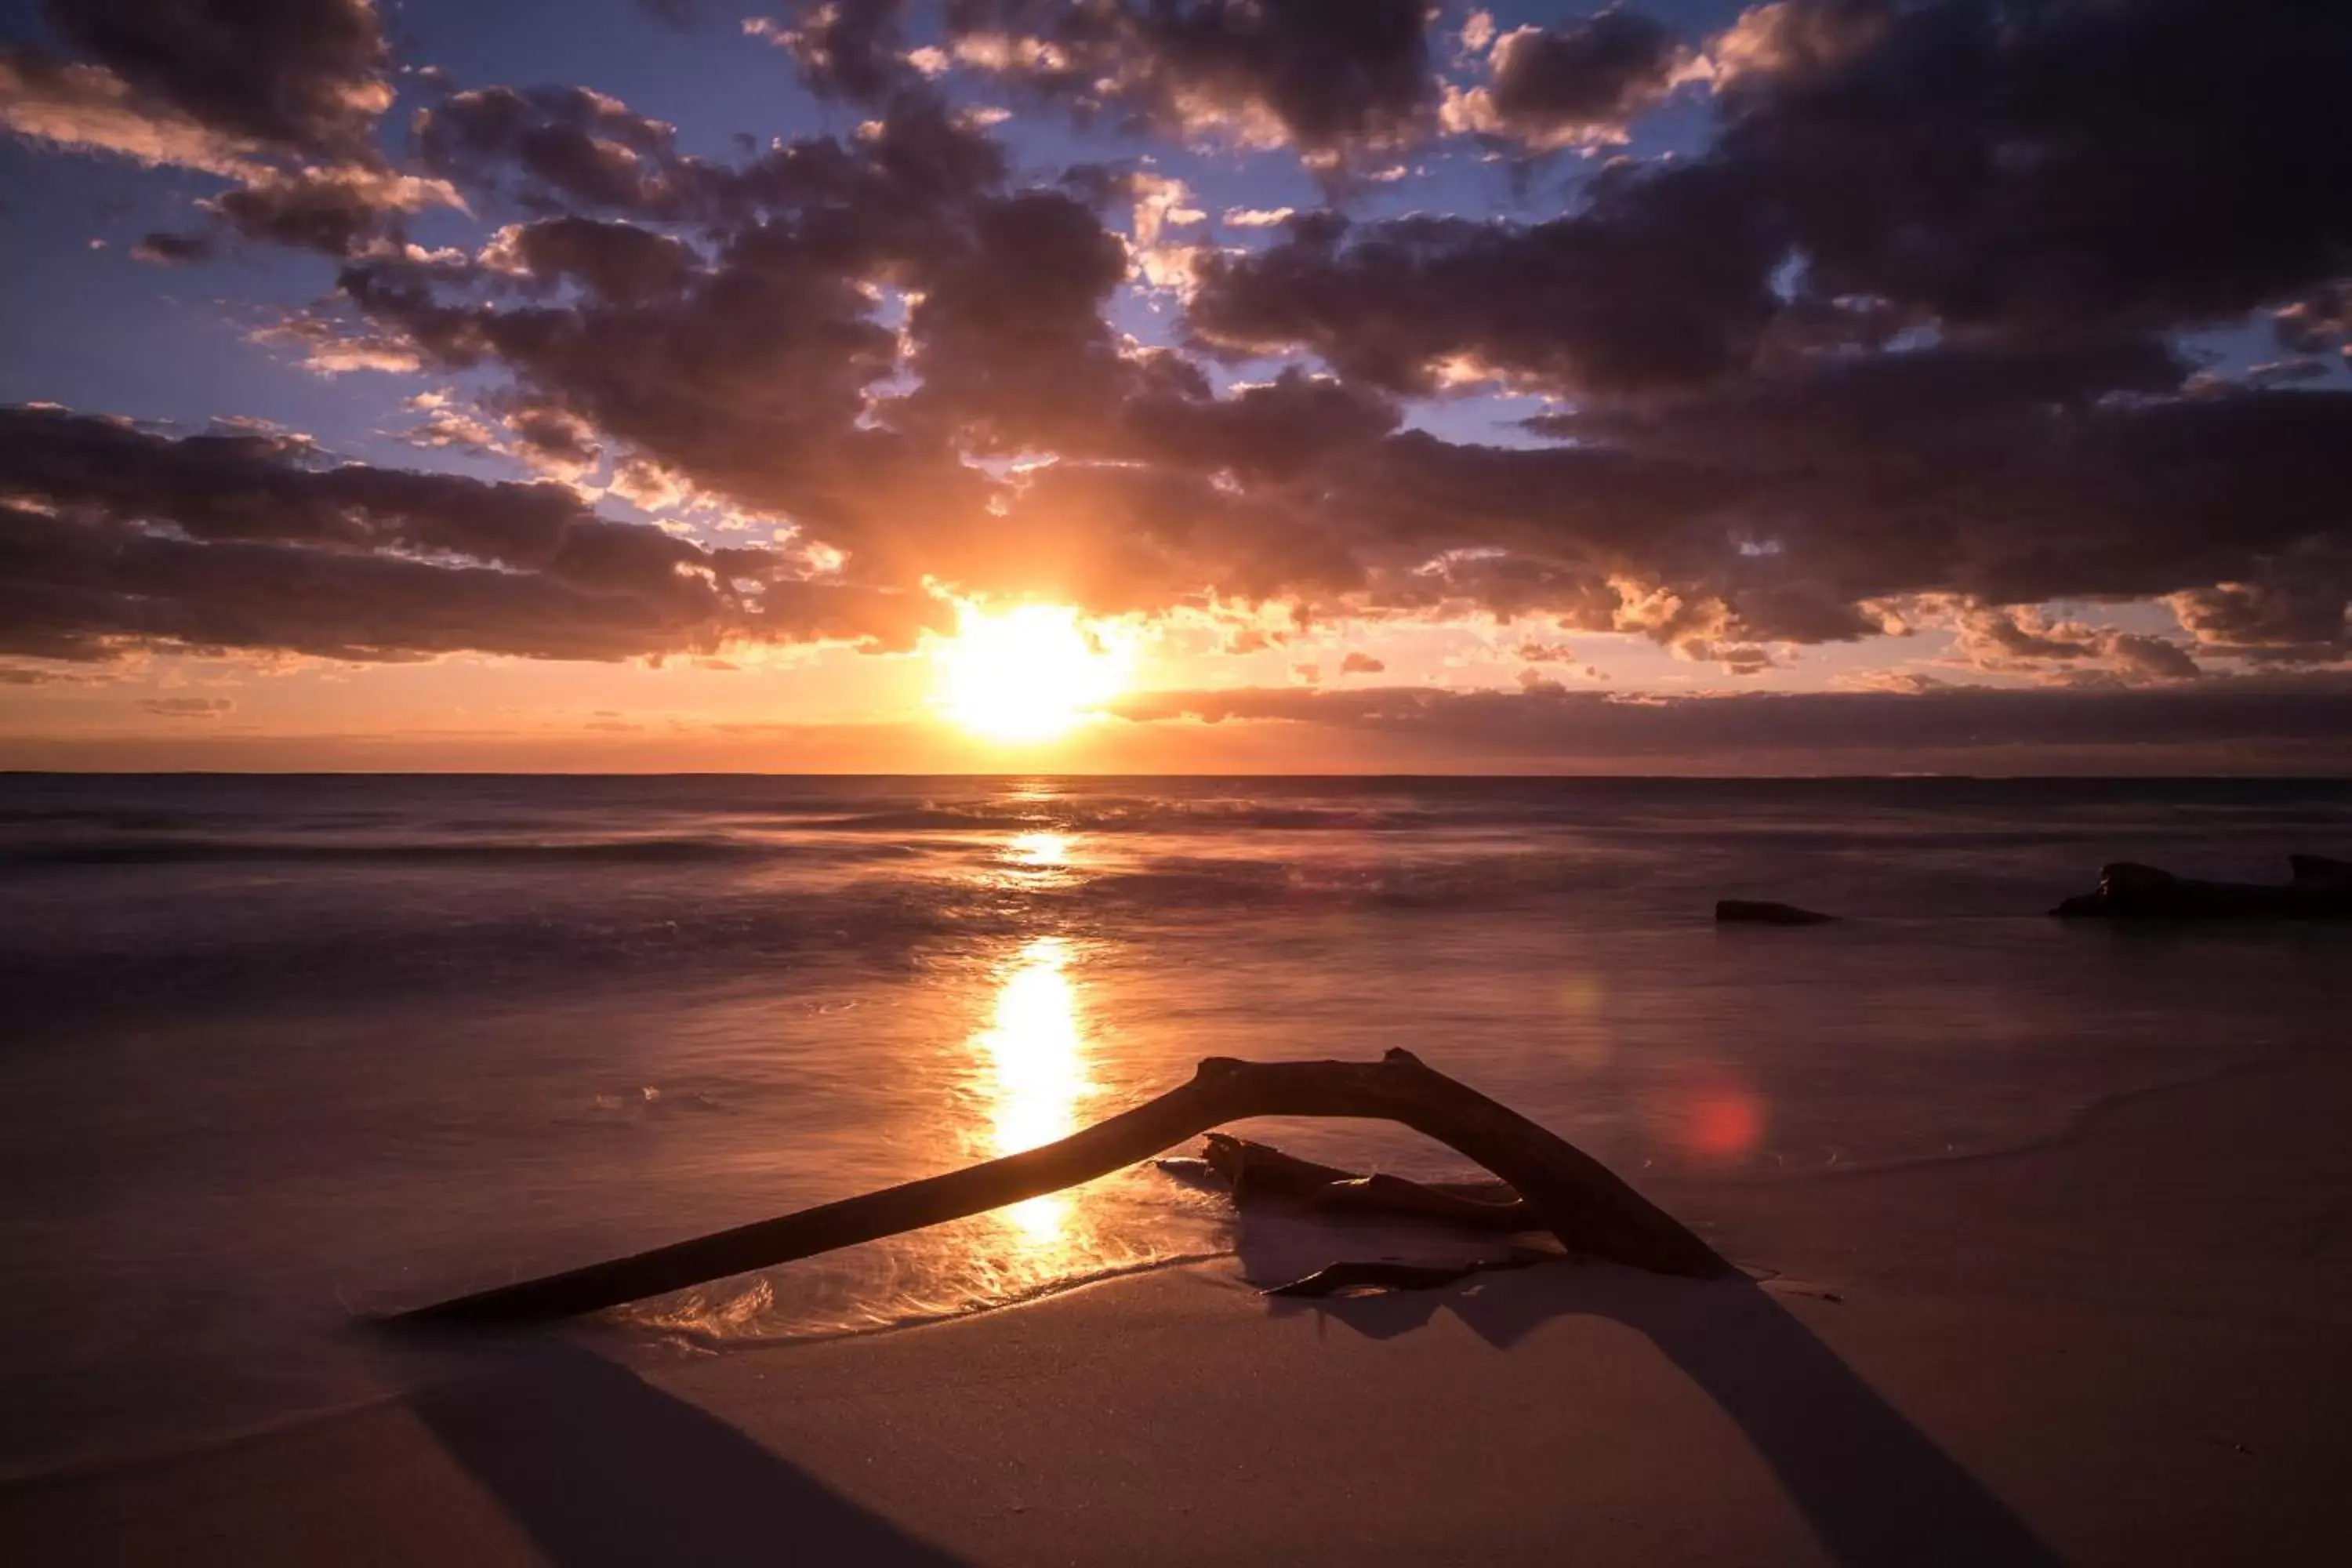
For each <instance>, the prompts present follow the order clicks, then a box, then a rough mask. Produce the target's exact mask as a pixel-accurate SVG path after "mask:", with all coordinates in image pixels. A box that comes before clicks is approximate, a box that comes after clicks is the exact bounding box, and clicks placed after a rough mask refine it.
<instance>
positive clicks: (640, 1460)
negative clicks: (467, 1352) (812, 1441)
mask: <svg viewBox="0 0 2352 1568" xmlns="http://www.w3.org/2000/svg"><path fill="white" fill-rule="evenodd" d="M409 1403H410V1406H411V1408H413V1409H414V1410H415V1412H416V1414H417V1415H419V1416H420V1417H421V1418H422V1419H423V1420H424V1422H425V1425H426V1426H429V1427H430V1428H432V1431H433V1433H434V1435H435V1436H436V1437H438V1438H439V1439H440V1440H441V1443H442V1445H443V1446H444V1447H446V1449H447V1450H448V1452H449V1454H450V1456H451V1457H452V1458H455V1459H456V1460H457V1463H458V1464H459V1465H461V1466H462V1467H464V1468H465V1469H466V1470H467V1472H468V1473H469V1474H471V1475H472V1476H473V1478H474V1479H476V1480H477V1481H478V1482H480V1483H481V1485H482V1486H483V1487H484V1488H485V1489H487V1490H488V1491H489V1492H490V1493H491V1495H492V1496H494V1497H496V1498H497V1499H498V1500H499V1503H500V1505H501V1506H503V1507H504V1508H505V1510H507V1513H508V1514H509V1517H511V1518H512V1519H513V1520H514V1521H515V1522H516V1524H518V1525H519V1526H520V1527H521V1529H522V1530H523V1531H524V1532H525V1533H527V1534H528V1535H529V1536H530V1539H531V1542H532V1543H533V1544H534V1545H536V1546H537V1547H538V1548H539V1550H540V1551H541V1552H542V1553H543V1554H544V1555H545V1557H546V1559H547V1561H548V1562H550V1563H554V1564H557V1565H559V1568H594V1565H601V1564H606V1563H611V1564H615V1565H618V1564H623V1563H628V1564H636V1563H737V1562H761V1561H767V1562H804V1563H860V1564H869V1563H870V1564H875V1565H877V1568H961V1559H959V1558H956V1557H953V1556H951V1555H950V1554H949V1553H947V1552H942V1551H940V1549H939V1548H937V1547H935V1546H932V1545H930V1544H929V1543H928V1542H923V1541H920V1540H918V1539H916V1538H915V1537H913V1536H910V1535H908V1534H907V1533H906V1532H905V1531H901V1530H899V1529H898V1527H897V1526H895V1525H893V1524H891V1523H890V1522H889V1521H887V1520H885V1519H882V1518H880V1517H879V1516H877V1515H876V1514H873V1513H870V1512H868V1511H866V1510H865V1509H862V1508H860V1507H858V1506H857V1505H856V1503H853V1502H851V1501H849V1500H847V1499H845V1498H844V1497H841V1496H840V1495H839V1494H837V1493H835V1492H834V1491H832V1490H831V1489H828V1488H826V1487H825V1486H824V1485H823V1484H822V1483H821V1482H819V1481H817V1480H815V1479H814V1478H812V1477H810V1476H808V1475H805V1474H803V1472H802V1471H800V1470H798V1469H795V1468H793V1467H792V1466H791V1465H789V1464H786V1463H785V1462H784V1461H783V1460H782V1459H779V1458H776V1457H775V1456H774V1455H773V1454H771V1453H769V1452H768V1451H767V1450H766V1449H764V1448H762V1447H760V1446H759V1445H758V1444H756V1443H754V1442H752V1441H751V1439H750V1438H749V1437H746V1436H743V1435H742V1434H741V1433H740V1432H738V1431H736V1430H735V1428H733V1427H732V1426H728V1425H727V1424H726V1423H725V1422H723V1421H720V1420H719V1419H717V1418H716V1417H714V1416H712V1415H709V1414H707V1413H705V1412H704V1411H701V1410H698V1409H697V1408H696V1407H695V1406H693V1405H688V1404H687V1403H685V1402H684V1401H682V1400H678V1399H674V1398H672V1397H671V1396H670V1395H668V1394H664V1393H662V1392H661V1391H660V1390H659V1389H656V1388H655V1387H653V1386H652V1385H651V1384H647V1383H646V1382H645V1381H644V1380H643V1379H641V1378H638V1377H636V1376H635V1375H634V1374H632V1373H629V1372H628V1371H627V1370H626V1369H625V1368H623V1367H619V1366H615V1365H614V1363H611V1362H608V1361H606V1360H604V1358H603V1357H601V1356H598V1355H594V1354H593V1353H591V1352H588V1351H586V1350H583V1349H581V1348H580V1347H578V1346H576V1345H572V1344H568V1343H565V1342H561V1341H552V1340H551V1341H549V1342H546V1343H545V1344H544V1345H543V1346H542V1345H534V1346H532V1347H531V1349H530V1355H529V1357H528V1360H527V1362H526V1363H525V1364H523V1365H521V1366H520V1367H517V1368H515V1369H514V1370H511V1371H508V1372H503V1373H498V1374H495V1375H492V1376H488V1377H481V1378H476V1379H471V1380H467V1381H464V1382H459V1383H452V1384H446V1385H444V1386H441V1387H438V1388H433V1389H428V1390H426V1391H425V1392H423V1393H421V1394H416V1395H415V1396H413V1397H412V1398H411V1400H410V1401H409Z"/></svg>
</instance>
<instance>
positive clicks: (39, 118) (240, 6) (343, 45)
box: [0, 0, 393, 175]
mask: <svg viewBox="0 0 2352 1568" xmlns="http://www.w3.org/2000/svg"><path fill="white" fill-rule="evenodd" d="M42 14H43V16H44V19H45V20H46V21H47V24H48V26H49V30H50V32H51V34H52V35H54V37H55V38H56V40H57V43H58V45H60V46H62V47H63V49H64V51H65V53H64V54H63V55H60V54H59V53H58V52H57V51H56V50H54V49H52V48H49V47H44V46H41V45H16V46H13V47H5V48H0V123H5V125H7V126H8V127H9V128H10V129H13V130H15V131H16V132H18V133H20V134H23V135H28V136H34V137H38V138H41V139H44V140H47V141H50V142H58V143H60V144H63V145H67V146H74V147H80V148H85V149H89V150H92V151H102V152H110V153H120V154H122V155H124V156H128V157H132V158H137V159H139V160H141V161H142V162H144V163H178V164H184V165H187V166H189V167H192V168H200V169H208V170H211V171H213V172H214V173H216V174H236V175H245V174H251V173H253V172H254V170H255V169H256V168H257V164H255V163H254V162H253V160H255V159H262V160H279V161H291V162H293V163H298V164H299V163H323V164H344V163H349V164H359V165H366V166H374V165H376V164H378V163H380V162H381V159H380V156H379V154H378V153H377V151H376V148H375V145H374V142H373V134H374V131H375V124H376V121H377V118H378V117H379V116H380V115H382V114H383V111H384V110H385V109H386V108H388V107H389V106H390V105H391V102H392V97H393V94H392V87H391V84H390V83H389V81H388V80H387V79H386V70H387V68H388V66H389V63H390V62H389V54H388V51H387V50H386V48H385V47H384V40H383V28H382V26H380V24H379V21H378V18H377V16H376V12H375V8H374V6H373V5H372V4H370V0H50V3H49V4H47V5H45V6H43V7H42Z"/></svg>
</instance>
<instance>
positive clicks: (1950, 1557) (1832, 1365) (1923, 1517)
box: [1242, 1226, 2062, 1568]
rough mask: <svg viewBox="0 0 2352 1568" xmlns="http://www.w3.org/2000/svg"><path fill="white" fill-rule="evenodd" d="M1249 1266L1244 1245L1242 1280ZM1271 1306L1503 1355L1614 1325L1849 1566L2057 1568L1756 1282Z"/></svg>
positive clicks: (1592, 1279)
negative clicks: (1467, 1336) (1439, 1330)
mask: <svg viewBox="0 0 2352 1568" xmlns="http://www.w3.org/2000/svg"><path fill="white" fill-rule="evenodd" d="M1248 1228H1249V1227H1247V1226H1244V1238H1246V1236H1247V1231H1248ZM1292 1246H1293V1243H1292V1241H1291V1240H1290V1238H1287V1237H1282V1238H1279V1239H1278V1244H1277V1245H1276V1247H1274V1248H1273V1249H1272V1250H1270V1251H1261V1261H1264V1262H1267V1263H1271V1264H1272V1265H1273V1266H1274V1268H1275V1271H1276V1273H1279V1272H1280V1271H1281V1270H1282V1269H1283V1268H1288V1267H1289V1266H1290V1264H1291V1263H1292V1261H1294V1259H1293V1258H1291V1256H1290V1253H1291V1250H1292ZM1250 1256H1251V1248H1250V1245H1249V1243H1248V1241H1247V1240H1246V1239H1244V1243H1243V1246H1242V1257H1243V1266H1244V1272H1249V1271H1250V1269H1251V1261H1250ZM1250 1277H1251V1278H1252V1279H1262V1278H1264V1276H1262V1275H1259V1274H1256V1273H1250ZM1269 1305H1270V1307H1271V1308H1272V1310H1275V1311H1276V1312H1277V1313H1284V1314H1287V1313H1293V1312H1304V1311H1312V1312H1318V1313H1320V1314H1322V1315H1323V1316H1324V1318H1325V1320H1326V1321H1336V1322H1338V1323H1339V1324H1343V1325H1345V1326H1346V1327H1347V1328H1349V1329H1350V1330H1352V1331H1356V1332H1360V1333H1363V1334H1367V1335H1370V1336H1371V1337H1373V1338H1376V1339H1388V1338H1391V1337H1393V1336H1395V1335H1398V1334H1402V1333H1407V1332H1410V1331H1412V1330H1414V1329H1417V1328H1421V1327H1423V1326H1425V1325H1426V1324H1428V1322H1429V1321H1431V1320H1432V1319H1433V1317H1434V1316H1435V1315H1436V1314H1437V1313H1438V1312H1440V1311H1450V1312H1452V1313H1453V1314H1454V1316H1456V1317H1457V1318H1459V1319H1460V1320H1461V1321H1462V1322H1463V1323H1464V1324H1465V1326H1466V1327H1468V1328H1469V1329H1470V1330H1471V1331H1473V1332H1475V1333H1476V1334H1478V1335H1479V1336H1480V1337H1481V1338H1482V1339H1485V1340H1486V1341H1487V1342H1489V1343H1491V1344H1494V1345H1496V1346H1497V1347H1498V1348H1507V1347H1508V1346H1510V1345H1512V1344H1515V1343H1517V1342H1518V1341H1520V1340H1521V1339H1523V1338H1525V1337H1526V1335H1527V1334H1528V1332H1530V1331H1532V1330H1533V1329H1535V1328H1536V1327H1537V1326H1538V1325H1539V1324H1541V1323H1543V1322H1545V1321H1549V1320H1550V1319H1553V1318H1558V1317H1564V1316H1570V1315H1576V1314H1582V1315H1590V1316H1597V1317H1602V1318H1608V1319H1611V1320H1612V1321H1616V1322H1620V1323H1622V1324H1624V1325H1625V1326H1626V1327H1628V1328H1631V1329H1633V1330H1636V1331H1639V1332H1640V1333H1642V1334H1643V1336H1645V1337H1646V1338H1647V1339H1648V1340H1649V1341H1650V1342H1651V1343H1653V1344H1654V1345H1656V1346H1657V1347H1658V1349H1659V1350H1660V1351H1661V1352H1664V1355H1665V1356H1666V1358H1667V1359H1668V1360H1669V1361H1671V1362H1673V1363H1675V1365H1676V1366H1677V1367H1679V1368H1681V1369H1682V1371H1683V1372H1684V1373H1685V1374H1686V1375H1688V1376H1689V1378H1690V1379H1691V1381H1692V1382H1693V1383H1695V1384H1697V1385H1698V1386H1699V1388H1700V1389H1701V1390H1703V1391H1704V1392H1705V1393H1706V1395H1707V1397H1708V1398H1710V1399H1712V1400H1713V1401H1714V1402H1715V1404H1716V1405H1717V1408H1719V1409H1721V1410H1722V1412H1723V1413H1724V1414H1725V1415H1727V1416H1729V1417H1730V1418H1731V1419H1732V1421H1733V1422H1734V1423H1735V1424H1737V1425H1738V1427H1739V1429H1740V1431H1741V1433H1742V1434H1744V1435H1745V1436H1746V1437H1747V1439H1748V1443H1749V1444H1750V1445H1751V1446H1752V1447H1754V1448H1755V1450H1756V1452H1757V1455H1758V1457H1759V1458H1762V1459H1763V1461H1764V1462H1765V1464H1766V1465H1767V1466H1769V1468H1770V1469H1771V1471H1772V1473H1773V1475H1774V1477H1775V1478H1776V1479H1778V1480H1779V1482H1780V1487H1781V1489H1782V1490H1783V1491H1785V1492H1786V1493H1787V1495H1788V1497H1789V1500H1790V1502H1792V1503H1793V1504H1794V1505H1795V1506H1796V1508H1797V1510H1798V1511H1799V1512H1800V1513H1801V1514H1802V1515H1803V1516H1804V1519H1805V1522H1806V1523H1807V1525H1808V1526H1809V1527H1810V1528H1811V1531H1812V1532H1813V1534H1814V1537H1815V1538H1816V1539H1817V1540H1818V1541H1819V1542H1821V1545H1822V1551H1823V1552H1826V1553H1827V1554H1828V1555H1829V1557H1830V1558H1831V1560H1832V1561H1833V1562H1835V1563H1839V1564H1841V1565H1842V1568H1884V1565H1885V1564H1891V1563H1903V1564H1906V1565H1908V1564H1945V1565H1951V1568H1960V1565H1967V1568H1978V1565H1980V1564H1981V1565H1991V1564H1999V1565H2000V1568H2057V1564H2059V1563H2061V1562H2062V1559H2061V1558H2060V1557H2059V1556H2058V1554H2057V1553H2056V1552H2054V1551H2053V1550H2052V1549H2051V1547H2050V1546H2049V1545H2048V1544H2047V1543H2046V1542H2043V1541H2042V1539H2041V1538H2040V1537H2038V1536H2037V1535H2035V1534H2034V1533H2033V1531H2032V1530H2031V1529H2030V1528H2029V1527H2028V1526H2027V1525H2026V1524H2025V1522H2024V1521H2022V1520H2021V1519H2019V1518H2018V1516H2017V1515H2016V1514H2015V1513H2014V1512H2013V1511H2012V1510H2011V1509H2010V1507H2009V1505H2008V1504H2006V1503H2004V1502H2002V1501H2001V1500H2000V1498H1998V1497H1996V1496H1994V1495H1993V1493H1992V1492H1991V1491H1990V1490H1989V1489H1987V1488H1986V1487H1985V1486H1984V1484H1983V1483H1982V1482H1980V1481H1979V1480H1978V1479H1976V1478H1975V1477H1974V1476H1972V1475H1970V1474H1969V1471H1968V1470H1967V1469H1966V1468H1964V1467H1963V1466H1962V1465H1961V1464H1960V1463H1959V1462H1958V1460H1957V1459H1954V1458H1952V1457H1951V1456H1950V1455H1949V1454H1948V1453H1946V1452H1945V1451H1944V1450H1943V1448H1942V1447H1939V1446H1938V1445H1937V1443H1936V1441H1935V1439H1934V1438H1932V1437H1930V1436H1927V1434H1926V1433H1925V1432H1922V1431H1921V1430H1920V1429H1919V1428H1918V1427H1917V1426H1915V1425H1913V1423H1912V1422H1911V1421H1910V1419H1909V1418H1908V1417H1906V1415H1904V1414H1903V1413H1902V1412H1901V1411H1899V1410H1897V1409H1895V1406H1894V1405H1890V1404H1888V1403H1887V1401H1886V1400H1885V1398H1884V1397H1883V1396H1882V1395H1881V1394H1879V1393H1878V1392H1877V1390H1875V1389H1874V1388H1872V1387H1871V1386H1870V1384H1868V1383H1867V1382H1865V1381H1864V1379H1863V1378H1862V1377H1861V1375H1860V1374H1859V1373H1856V1372H1854V1370H1853V1368H1852V1367H1849V1366H1848V1365H1846V1363H1845V1362H1844V1361H1843V1359H1842V1358H1841V1357H1840V1356H1839V1355H1838V1354H1837V1352H1835V1351H1833V1350H1832V1349H1831V1348H1830V1347H1829V1346H1828V1345H1826V1344H1824V1343H1823V1342H1822V1341H1821V1339H1820V1338H1819V1337H1818V1336H1817V1335H1815V1334H1814V1332H1813V1331H1811V1329H1809V1328H1807V1327H1806V1326H1805V1325H1804V1323H1803V1322H1801V1321H1800V1320H1798V1319H1797V1318H1796V1317H1795V1316H1794V1315H1793V1314H1791V1313H1790V1311H1789V1310H1788V1308H1787V1307H1786V1306H1784V1305H1783V1304H1782V1303H1781V1302H1780V1300H1777V1299H1776V1298H1775V1297H1774V1296H1773V1295H1772V1293H1771V1292H1770V1291H1769V1290H1767V1289H1763V1288H1762V1287H1760V1286H1759V1285H1757V1284H1755V1283H1754V1282H1753V1281H1750V1280H1748V1279H1718V1280H1703V1281H1702V1280H1683V1279H1662V1278H1659V1277H1657V1276H1654V1275H1644V1274H1641V1273H1637V1272H1635V1271H1633V1270H1631V1269H1625V1268H1616V1267H1613V1266H1611V1265H1608V1264H1590V1265H1580V1264H1573V1263H1570V1262H1567V1261H1564V1260H1563V1261H1562V1262H1559V1263H1557V1264H1547V1265H1544V1266H1542V1267H1539V1268H1532V1269H1528V1270H1526V1271H1524V1272H1519V1273H1510V1274H1495V1275H1486V1276H1481V1277H1476V1278H1474V1279H1469V1280H1465V1281H1464V1282H1463V1283H1462V1284H1459V1285H1454V1286H1450V1287H1447V1288H1445V1289H1438V1290H1422V1291H1395V1292H1391V1293H1387V1294H1382V1295H1375V1296H1362V1297H1353V1298H1337V1299H1332V1300H1320V1301H1289V1300H1271V1299H1270V1300H1269ZM1694 1501H1696V1499H1694Z"/></svg>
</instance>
